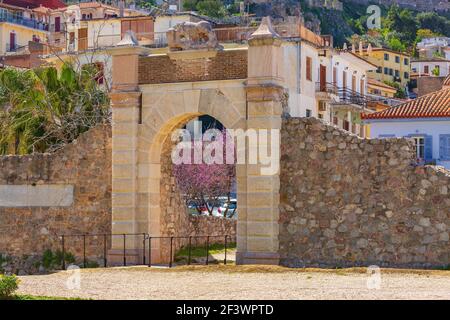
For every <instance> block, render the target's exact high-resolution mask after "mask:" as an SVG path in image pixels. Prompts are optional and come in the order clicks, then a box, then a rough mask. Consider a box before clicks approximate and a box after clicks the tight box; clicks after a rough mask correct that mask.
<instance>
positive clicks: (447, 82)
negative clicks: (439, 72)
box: [442, 74, 450, 87]
mask: <svg viewBox="0 0 450 320" xmlns="http://www.w3.org/2000/svg"><path fill="white" fill-rule="evenodd" d="M442 86H443V87H449V86H450V74H449V75H448V76H447V78H446V79H445V80H444V83H443V84H442Z"/></svg>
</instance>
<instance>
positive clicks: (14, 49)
mask: <svg viewBox="0 0 450 320" xmlns="http://www.w3.org/2000/svg"><path fill="white" fill-rule="evenodd" d="M26 47H27V45H24V46H19V45H18V44H14V45H11V44H10V43H8V42H7V43H6V52H18V51H21V50H25V48H26Z"/></svg>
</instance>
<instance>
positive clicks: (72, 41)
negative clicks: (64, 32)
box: [69, 32, 75, 44]
mask: <svg viewBox="0 0 450 320" xmlns="http://www.w3.org/2000/svg"><path fill="white" fill-rule="evenodd" d="M74 43H75V32H71V33H69V44H74Z"/></svg>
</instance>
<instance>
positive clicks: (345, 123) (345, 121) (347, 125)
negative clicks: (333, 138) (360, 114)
mask: <svg viewBox="0 0 450 320" xmlns="http://www.w3.org/2000/svg"><path fill="white" fill-rule="evenodd" d="M342 127H343V129H344V130H346V131H349V129H350V122H348V121H347V120H344V122H343V123H342Z"/></svg>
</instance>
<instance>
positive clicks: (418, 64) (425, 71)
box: [411, 58, 450, 77]
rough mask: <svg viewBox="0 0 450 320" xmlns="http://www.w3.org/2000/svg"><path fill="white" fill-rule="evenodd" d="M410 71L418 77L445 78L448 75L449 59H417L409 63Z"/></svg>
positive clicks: (449, 70)
mask: <svg viewBox="0 0 450 320" xmlns="http://www.w3.org/2000/svg"><path fill="white" fill-rule="evenodd" d="M411 70H412V72H414V73H417V74H418V76H419V77H420V76H422V75H425V76H437V77H446V76H448V75H449V74H450V60H449V59H437V58H432V59H419V60H413V61H411Z"/></svg>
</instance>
